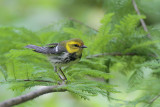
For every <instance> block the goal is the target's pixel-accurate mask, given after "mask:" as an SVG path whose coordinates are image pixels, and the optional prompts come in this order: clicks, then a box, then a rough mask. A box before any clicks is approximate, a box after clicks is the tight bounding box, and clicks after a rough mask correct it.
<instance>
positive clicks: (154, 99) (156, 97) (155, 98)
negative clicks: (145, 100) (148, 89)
mask: <svg viewBox="0 0 160 107" xmlns="http://www.w3.org/2000/svg"><path fill="white" fill-rule="evenodd" d="M159 97H160V94H159V95H157V96H155V97H154V98H153V99H152V100H151V101H150V102H149V104H152V103H153V102H154V101H156V100H157V99H158V98H159Z"/></svg>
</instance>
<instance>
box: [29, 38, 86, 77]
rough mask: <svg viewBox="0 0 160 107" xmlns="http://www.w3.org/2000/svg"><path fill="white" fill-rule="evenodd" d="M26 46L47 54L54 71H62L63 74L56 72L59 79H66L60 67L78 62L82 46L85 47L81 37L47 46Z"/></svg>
mask: <svg viewBox="0 0 160 107" xmlns="http://www.w3.org/2000/svg"><path fill="white" fill-rule="evenodd" d="M26 48H30V49H34V51H35V52H38V53H42V54H45V55H47V56H48V59H49V61H50V62H51V63H52V65H53V66H54V71H55V72H57V70H60V72H61V73H62V75H63V76H62V75H61V74H58V75H59V77H60V79H62V80H67V78H66V76H65V75H64V73H63V71H62V69H61V67H64V66H69V65H72V64H74V63H76V62H78V61H79V60H80V59H81V56H82V51H83V48H87V47H86V46H85V45H84V43H83V41H82V40H81V39H71V40H66V41H62V42H60V43H52V44H48V46H44V47H40V46H35V45H27V46H26ZM57 73H58V72H57Z"/></svg>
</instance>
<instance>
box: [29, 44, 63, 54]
mask: <svg viewBox="0 0 160 107" xmlns="http://www.w3.org/2000/svg"><path fill="white" fill-rule="evenodd" d="M49 45H50V44H49ZM26 48H30V49H34V51H35V52H38V53H43V54H60V53H62V52H65V51H66V50H65V48H64V47H62V46H59V45H58V43H54V44H52V46H51V47H47V46H46V47H40V46H36V45H27V46H26Z"/></svg>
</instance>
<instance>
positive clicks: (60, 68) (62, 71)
mask: <svg viewBox="0 0 160 107" xmlns="http://www.w3.org/2000/svg"><path fill="white" fill-rule="evenodd" d="M59 70H60V71H61V73H62V75H63V77H64V80H67V78H66V76H65V74H64V73H63V71H62V69H61V67H59Z"/></svg>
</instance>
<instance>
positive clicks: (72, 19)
mask: <svg viewBox="0 0 160 107" xmlns="http://www.w3.org/2000/svg"><path fill="white" fill-rule="evenodd" d="M69 20H71V21H74V22H77V23H79V24H81V25H83V26H85V27H87V28H90V29H92V30H94V31H96V32H98V30H97V29H95V28H92V27H90V26H88V25H86V24H85V23H83V22H81V21H79V20H76V19H74V18H69Z"/></svg>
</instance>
